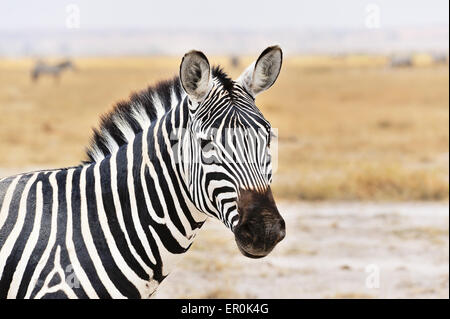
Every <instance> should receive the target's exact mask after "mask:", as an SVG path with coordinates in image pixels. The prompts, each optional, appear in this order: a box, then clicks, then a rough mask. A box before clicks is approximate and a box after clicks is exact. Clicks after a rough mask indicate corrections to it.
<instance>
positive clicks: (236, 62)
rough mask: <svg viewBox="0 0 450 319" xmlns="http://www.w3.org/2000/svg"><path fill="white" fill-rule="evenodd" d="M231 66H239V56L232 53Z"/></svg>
mask: <svg viewBox="0 0 450 319" xmlns="http://www.w3.org/2000/svg"><path fill="white" fill-rule="evenodd" d="M230 62H231V66H232V67H233V68H238V67H239V57H237V56H236V55H233V56H232V57H231V61H230Z"/></svg>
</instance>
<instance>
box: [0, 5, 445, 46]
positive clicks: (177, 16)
mask: <svg viewBox="0 0 450 319" xmlns="http://www.w3.org/2000/svg"><path fill="white" fill-rule="evenodd" d="M68 4H76V5H77V6H78V8H79V10H80V28H83V29H92V28H95V29H111V28H114V29H126V28H197V29H202V30H203V29H217V28H222V29H223V28H230V27H232V28H236V29H263V28H264V29H273V28H286V27H287V28H295V29H301V28H308V27H310V28H333V29H338V28H347V27H351V28H361V27H364V23H365V20H366V11H365V10H366V6H367V5H368V4H376V5H378V7H379V8H380V24H381V27H393V26H446V25H448V24H449V1H448V0H375V1H370V0H369V1H366V0H339V1H337V0H308V1H299V0H290V1H288V0H257V1H249V0H218V1H217V0H216V1H214V0H184V1H170V0H158V1H148V0H147V1H145V0H124V1H111V0H72V1H65V0H39V1H31V0H0V30H5V29H6V30H23V29H37V28H40V29H41V28H42V29H64V28H65V25H66V19H67V13H66V5H68ZM0 40H1V39H0Z"/></svg>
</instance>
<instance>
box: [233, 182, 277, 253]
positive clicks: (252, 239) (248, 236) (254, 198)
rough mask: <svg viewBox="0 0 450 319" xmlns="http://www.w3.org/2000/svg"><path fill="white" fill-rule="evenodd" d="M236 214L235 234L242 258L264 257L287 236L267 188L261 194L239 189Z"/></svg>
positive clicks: (270, 192)
mask: <svg viewBox="0 0 450 319" xmlns="http://www.w3.org/2000/svg"><path fill="white" fill-rule="evenodd" d="M238 212H239V222H238V224H237V225H236V227H235V228H234V235H235V239H236V243H237V245H238V247H239V250H240V251H241V252H242V254H243V255H244V256H247V257H250V258H261V257H264V256H266V255H267V254H269V253H270V252H271V251H272V250H273V248H274V247H275V246H276V244H278V243H279V242H280V241H281V240H283V238H284V237H285V236H286V225H285V222H284V220H283V218H282V217H281V215H280V213H279V212H278V209H277V207H276V205H275V201H274V199H273V196H272V191H271V190H270V188H269V189H268V190H267V191H266V192H264V193H259V192H256V191H248V190H242V191H241V192H240V195H239V199H238Z"/></svg>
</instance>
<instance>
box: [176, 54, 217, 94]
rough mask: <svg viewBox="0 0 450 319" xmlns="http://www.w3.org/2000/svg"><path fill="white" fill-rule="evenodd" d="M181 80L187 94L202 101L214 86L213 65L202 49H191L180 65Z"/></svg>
mask: <svg viewBox="0 0 450 319" xmlns="http://www.w3.org/2000/svg"><path fill="white" fill-rule="evenodd" d="M180 80H181V84H182V85H183V88H184V90H185V91H186V93H187V95H188V96H189V97H190V98H191V99H192V100H193V101H195V102H201V101H202V100H203V99H204V98H205V97H206V95H207V94H208V93H209V91H210V90H211V88H212V77H211V67H210V66H209V62H208V59H207V58H206V56H205V55H204V54H203V53H202V52H200V51H194V50H192V51H189V52H188V53H186V54H185V55H184V57H183V60H182V61H181V65H180Z"/></svg>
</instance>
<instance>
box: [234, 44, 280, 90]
mask: <svg viewBox="0 0 450 319" xmlns="http://www.w3.org/2000/svg"><path fill="white" fill-rule="evenodd" d="M282 62H283V52H282V51H281V48H280V47H279V46H278V45H275V46H271V47H268V48H267V49H265V50H264V51H263V52H262V53H261V55H260V56H259V58H258V59H257V60H256V61H255V62H254V63H252V64H251V65H250V66H249V67H248V68H247V69H246V70H245V71H244V73H242V74H241V76H240V77H239V78H238V79H237V82H239V83H240V84H241V85H243V86H244V87H245V89H246V90H247V91H248V92H249V93H250V94H252V95H253V96H256V95H257V94H259V93H261V92H263V91H265V90H267V89H268V88H270V87H271V86H272V85H273V84H274V83H275V81H276V79H277V77H278V74H280V70H281V64H282Z"/></svg>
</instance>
